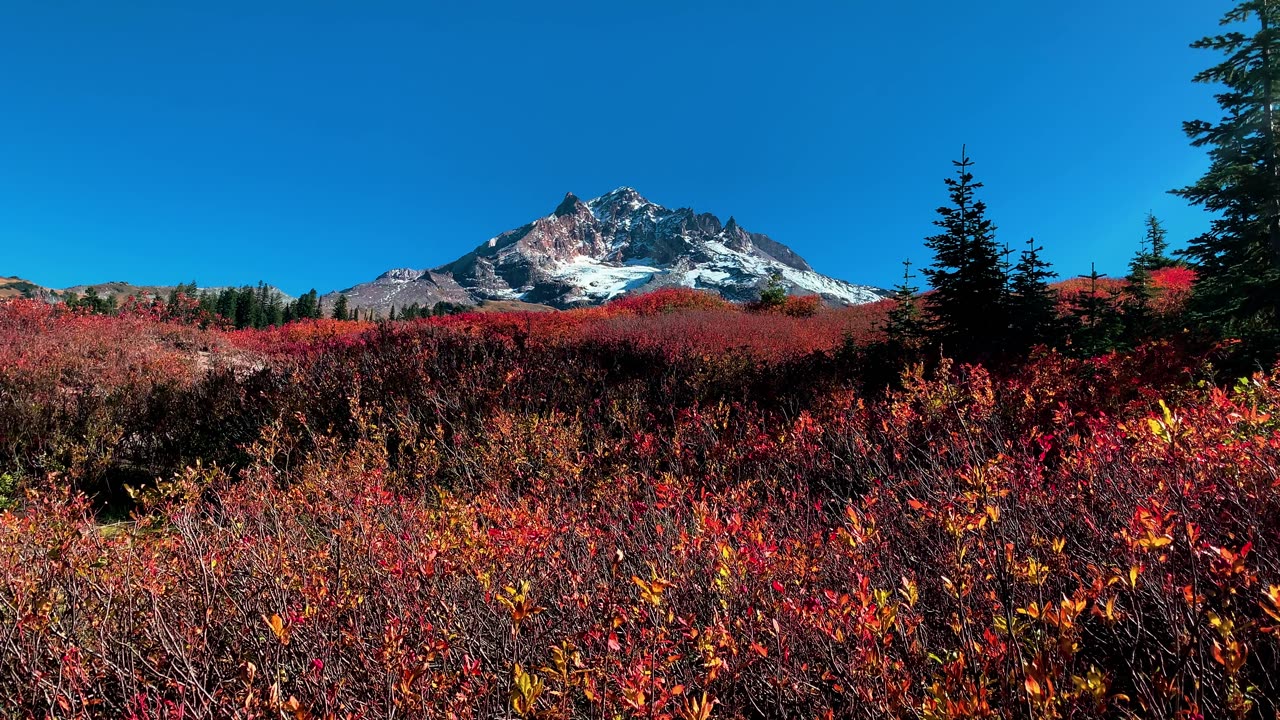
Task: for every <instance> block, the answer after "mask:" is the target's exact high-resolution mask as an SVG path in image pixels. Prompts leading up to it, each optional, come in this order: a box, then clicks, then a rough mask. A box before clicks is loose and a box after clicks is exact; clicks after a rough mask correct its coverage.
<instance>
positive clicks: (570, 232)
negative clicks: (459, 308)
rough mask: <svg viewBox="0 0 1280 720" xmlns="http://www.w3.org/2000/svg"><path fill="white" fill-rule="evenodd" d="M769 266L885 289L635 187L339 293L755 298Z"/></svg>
mask: <svg viewBox="0 0 1280 720" xmlns="http://www.w3.org/2000/svg"><path fill="white" fill-rule="evenodd" d="M773 273H777V274H779V275H780V276H781V278H782V281H783V283H784V284H785V285H786V287H787V289H788V291H789V292H791V293H792V294H816V295H820V296H822V297H823V299H824V300H826V301H827V302H828V303H831V304H835V305H857V304H862V303H867V302H875V301H876V300H879V299H881V298H882V297H884V296H885V294H886V293H885V291H883V290H879V289H877V288H873V287H869V286H864V285H854V284H852V283H847V282H844V281H842V280H836V279H834V278H830V277H827V276H825V275H821V274H819V273H817V272H815V271H814V270H813V268H811V267H810V266H809V264H808V263H806V262H805V261H804V259H803V258H801V257H800V256H799V255H797V254H796V253H795V252H793V251H792V250H791V249H790V248H788V247H787V246H785V245H783V244H782V243H779V242H777V241H775V240H772V239H771V238H769V237H768V236H766V235H761V234H759V233H752V232H748V231H747V230H745V229H744V228H742V227H741V226H740V225H738V223H737V221H736V220H734V219H733V218H732V217H731V218H729V221H728V222H727V223H721V221H720V219H719V218H717V217H716V216H714V215H711V214H710V213H696V212H694V211H693V210H691V209H688V208H681V209H677V210H670V209H667V208H665V207H662V206H661V205H658V204H656V203H652V202H650V201H648V200H646V199H645V198H644V197H642V196H641V195H640V194H639V193H638V192H636V191H635V190H634V189H632V188H629V187H623V188H618V189H617V190H614V191H613V192H610V193H608V194H606V195H602V196H600V197H598V198H595V199H593V200H590V201H586V202H584V201H582V200H580V199H579V198H577V197H576V196H574V195H573V194H572V193H570V194H568V195H566V196H565V198H564V200H563V201H562V202H561V203H560V205H559V206H558V207H557V208H556V209H555V211H553V212H552V213H551V214H549V215H546V216H544V217H541V218H538V219H537V220H534V221H533V222H531V223H529V224H527V225H524V226H522V227H519V228H516V229H515V230H509V231H507V232H504V233H502V234H500V235H498V236H496V237H494V238H491V239H490V240H488V241H487V242H485V243H482V244H481V245H480V246H479V247H477V248H476V249H475V250H473V251H471V252H469V253H467V254H466V255H464V256H462V257H461V258H459V259H457V260H455V261H454V262H452V263H449V264H447V265H442V266H440V267H437V268H434V269H431V270H410V269H399V270H391V271H388V272H386V273H384V274H383V275H381V276H379V277H378V278H377V279H375V280H373V281H372V282H369V283H364V284H361V285H356V286H355V287H352V288H350V289H348V290H346V291H344V293H343V294H345V295H347V298H348V301H349V302H350V303H351V305H353V306H355V307H362V308H370V309H375V310H378V311H379V312H385V311H387V310H389V309H390V307H392V306H396V307H405V306H407V305H411V304H414V303H417V304H419V305H422V306H428V305H432V304H434V303H436V302H442V301H443V302H449V303H457V304H477V303H480V302H484V301H501V300H519V301H522V302H529V303H539V304H545V305H550V306H553V307H561V308H565V307H574V306H580V305H594V304H599V303H602V302H606V301H608V300H611V299H614V298H616V297H619V296H622V295H626V294H629V293H637V292H647V291H650V290H653V289H657V288H661V287H667V286H684V287H694V288H700V289H705V290H710V291H713V292H717V293H719V294H720V295H722V296H724V297H725V298H728V299H730V300H752V299H755V298H756V297H758V296H759V293H760V289H761V288H763V287H764V286H765V284H766V283H767V282H768V280H769V277H770V275H771V274H773ZM336 297H337V293H334V294H331V295H329V296H326V300H327V301H328V302H332V301H333V300H334V299H336Z"/></svg>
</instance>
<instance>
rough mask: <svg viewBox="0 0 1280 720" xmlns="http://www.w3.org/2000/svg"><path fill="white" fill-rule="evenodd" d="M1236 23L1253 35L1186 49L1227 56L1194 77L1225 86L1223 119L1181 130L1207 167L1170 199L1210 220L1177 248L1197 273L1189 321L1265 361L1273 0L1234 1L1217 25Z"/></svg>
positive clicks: (1271, 271)
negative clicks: (1244, 343)
mask: <svg viewBox="0 0 1280 720" xmlns="http://www.w3.org/2000/svg"><path fill="white" fill-rule="evenodd" d="M1240 23H1251V24H1252V25H1253V28H1252V29H1253V33H1252V34H1246V33H1245V32H1240V31H1234V32H1226V33H1222V34H1219V35H1212V36H1209V37H1205V38H1203V39H1201V40H1198V41H1196V42H1195V43H1194V44H1192V47H1194V48H1198V49H1205V50H1213V51H1216V52H1220V53H1223V54H1224V55H1226V58H1225V59H1224V60H1223V61H1222V62H1221V63H1219V64H1217V65H1215V66H1213V67H1211V68H1209V69H1207V70H1205V71H1203V72H1201V73H1199V74H1198V75H1196V77H1195V80H1196V82H1202V83H1212V84H1216V85H1222V86H1224V87H1225V89H1224V90H1223V91H1222V92H1219V93H1218V94H1217V95H1216V98H1217V101H1218V105H1219V106H1220V107H1221V108H1222V110H1223V113H1224V117H1223V118H1222V119H1221V120H1219V121H1218V122H1217V123H1212V122H1207V121H1204V120H1196V121H1192V122H1187V123H1184V129H1185V130H1186V133H1187V135H1188V137H1190V138H1191V141H1192V145H1194V146H1196V147H1208V148H1209V159H1210V166H1209V170H1208V171H1207V172H1206V173H1205V175H1204V176H1203V177H1202V178H1200V180H1198V181H1197V182H1196V183H1195V184H1193V185H1190V186H1188V187H1185V188H1182V189H1180V190H1177V191H1175V193H1176V194H1178V195H1180V196H1182V197H1183V198H1186V199H1187V200H1189V201H1190V202H1191V203H1193V204H1195V205H1200V206H1202V207H1204V208H1205V209H1207V210H1209V211H1211V212H1213V213H1214V214H1215V216H1216V217H1215V218H1214V220H1213V221H1212V225H1211V228H1210V230H1209V232H1208V233H1206V234H1204V235H1202V236H1200V237H1199V238H1196V239H1194V240H1192V241H1191V243H1190V245H1189V246H1188V248H1187V249H1186V250H1185V251H1183V254H1184V255H1185V256H1186V257H1188V258H1190V259H1191V260H1192V262H1193V263H1194V264H1195V266H1196V271H1197V282H1196V285H1195V288H1194V290H1193V293H1192V302H1191V310H1192V312H1193V314H1194V316H1195V317H1196V318H1198V319H1199V320H1201V321H1202V322H1203V323H1204V324H1205V325H1206V326H1207V327H1208V328H1209V329H1211V330H1213V331H1215V332H1216V333H1218V334H1220V335H1223V336H1238V337H1244V338H1246V339H1248V340H1251V341H1252V342H1253V343H1254V347H1255V350H1256V351H1258V352H1261V353H1266V354H1269V353H1272V352H1274V351H1275V350H1276V349H1277V348H1280V332H1278V331H1277V310H1278V308H1277V304H1278V302H1280V126H1278V125H1277V117H1276V111H1275V108H1276V103H1277V101H1278V100H1280V98H1278V97H1277V95H1278V94H1280V86H1278V85H1277V83H1280V32H1277V30H1280V2H1278V1H1277V0H1248V1H1247V2H1241V3H1238V4H1237V5H1236V6H1235V7H1234V8H1233V9H1232V10H1231V11H1230V12H1228V13H1227V14H1226V16H1225V17H1224V18H1223V20H1222V24H1223V25H1235V24H1240Z"/></svg>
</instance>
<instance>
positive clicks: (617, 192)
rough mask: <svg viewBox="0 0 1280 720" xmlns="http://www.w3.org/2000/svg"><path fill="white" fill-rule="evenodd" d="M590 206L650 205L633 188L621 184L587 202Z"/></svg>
mask: <svg viewBox="0 0 1280 720" xmlns="http://www.w3.org/2000/svg"><path fill="white" fill-rule="evenodd" d="M588 204H589V205H591V206H592V207H600V206H607V205H631V206H633V207H639V206H641V205H651V204H652V203H650V202H649V201H648V200H646V199H645V198H644V196H643V195H641V194H640V193H639V192H638V191H637V190H636V189H635V188H633V187H629V186H626V185H623V186H622V187H620V188H617V189H614V190H610V191H609V192H607V193H605V194H604V195H601V196H600V197H598V198H596V199H594V200H592V201H591V202H590V203H588Z"/></svg>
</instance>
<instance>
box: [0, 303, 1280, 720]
mask: <svg viewBox="0 0 1280 720" xmlns="http://www.w3.org/2000/svg"><path fill="white" fill-rule="evenodd" d="M883 311H884V309H883V307H875V306H873V307H870V308H862V309H855V310H844V311H827V310H819V311H816V312H814V313H813V314H811V315H806V314H787V313H785V312H783V313H768V314H759V313H750V312H745V311H743V310H741V309H739V308H737V307H735V306H727V305H724V304H722V303H717V302H715V301H713V300H708V299H706V298H705V297H700V296H697V295H696V294H680V293H678V292H677V293H671V294H668V295H666V296H657V297H648V296H646V297H645V298H643V299H636V300H633V301H624V303H620V304H617V305H615V306H608V307H606V308H599V309H591V310H581V311H573V312H563V313H544V314H537V315H527V314H491V315H483V316H482V315H479V314H471V315H468V314H463V315H457V316H451V317H445V318H436V319H431V320H421V321H415V322H404V323H395V324H389V325H388V324H383V325H372V324H361V323H350V322H347V323H344V322H339V321H324V320H313V321H306V322H302V323H294V324H290V325H288V326H285V327H283V328H278V329H268V330H260V331H253V330H247V331H224V330H219V329H216V328H211V329H203V330H200V329H195V328H192V327H190V326H186V325H178V324H173V323H170V322H168V321H166V320H165V319H163V318H158V319H157V318H147V317H140V316H137V315H131V316H127V317H119V318H108V317H96V316H93V317H90V316H82V315H77V314H74V313H66V312H61V311H59V310H57V309H55V308H52V307H50V306H46V305H42V304H39V303H33V302H25V301H14V302H9V303H7V304H4V305H0V474H3V475H4V476H5V477H7V478H9V480H10V481H11V482H10V484H11V485H13V486H14V488H15V489H14V490H13V491H12V493H11V495H10V497H9V498H8V500H7V502H9V503H10V505H11V507H10V509H9V510H7V511H4V512H2V513H0V697H4V698H5V699H6V700H7V707H6V711H7V712H9V713H10V714H12V715H13V716H14V717H59V718H96V717H112V718H115V717H125V718H134V719H143V718H147V719H151V718H228V717H239V718H267V717H271V718H279V717H289V718H315V719H317V720H319V719H322V718H387V717H423V718H426V717H432V718H434V717H456V718H490V717H520V718H569V717H592V718H595V717H600V718H606V717H607V718H613V717H637V718H678V719H680V720H707V719H708V718H783V717H828V718H862V717H866V718H871V717H921V718H961V717H966V718H967V717H1034V718H1054V717H1062V718H1066V717H1073V718H1082V717H1099V718H1102V717H1170V718H1172V717H1186V718H1193V717H1215V718H1216V717H1260V718H1270V717H1274V716H1275V715H1276V713H1277V712H1278V711H1280V688H1278V687H1277V686H1276V682H1277V680H1276V678H1275V673H1274V670H1275V668H1276V667H1277V666H1280V481H1277V477H1280V415H1277V412H1278V411H1280V382H1278V381H1277V379H1276V378H1275V376H1273V375H1272V374H1269V373H1263V374H1258V375H1255V376H1253V377H1250V378H1246V379H1240V380H1236V379H1234V378H1222V377H1217V376H1216V374H1215V373H1214V371H1213V366H1212V360H1213V358H1212V355H1211V354H1196V353H1193V352H1192V351H1190V350H1188V349H1185V348H1181V347H1178V346H1175V345H1171V344H1163V343H1158V344H1150V345H1144V346H1142V347H1140V348H1138V349H1136V350H1134V351H1133V352H1130V353H1126V354H1112V355H1108V356H1105V357H1101V358H1094V359H1072V358H1067V357H1063V356H1060V355H1058V354H1055V353H1045V352H1042V353H1040V354H1038V355H1036V356H1035V357H1033V358H1032V359H1031V360H1030V361H1028V362H1027V363H1025V364H1022V365H1020V366H1018V367H1016V368H1011V369H1007V370H1002V371H1001V372H994V371H988V370H987V369H984V368H982V367H975V366H958V365H954V364H952V363H950V362H949V361H946V360H940V361H937V362H935V363H933V364H932V365H929V366H917V367H912V368H908V369H906V370H905V371H904V372H902V373H901V375H900V376H899V377H898V378H897V379H896V381H895V382H893V383H890V384H888V385H886V386H877V385H872V384H870V383H869V382H867V381H865V379H864V378H865V377H866V376H867V373H866V370H867V363H868V362H870V360H869V359H868V358H867V357H866V356H865V355H864V354H863V353H862V352H861V350H860V348H862V347H864V346H865V345H866V343H867V342H868V341H869V340H871V339H874V338H875V330H874V328H875V327H876V325H877V323H878V321H879V318H880V317H882V313H883ZM125 486H127V487H125ZM2 489H3V488H2V487H0V490H2Z"/></svg>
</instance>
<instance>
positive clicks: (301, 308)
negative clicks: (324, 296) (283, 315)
mask: <svg viewBox="0 0 1280 720" xmlns="http://www.w3.org/2000/svg"><path fill="white" fill-rule="evenodd" d="M293 311H294V316H295V317H296V318H297V319H299V320H302V319H312V318H318V317H320V296H319V294H317V293H316V290H315V288H312V289H310V290H308V291H307V292H305V293H303V294H302V295H301V296H300V297H299V298H298V301H297V302H296V303H294V308H293Z"/></svg>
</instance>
